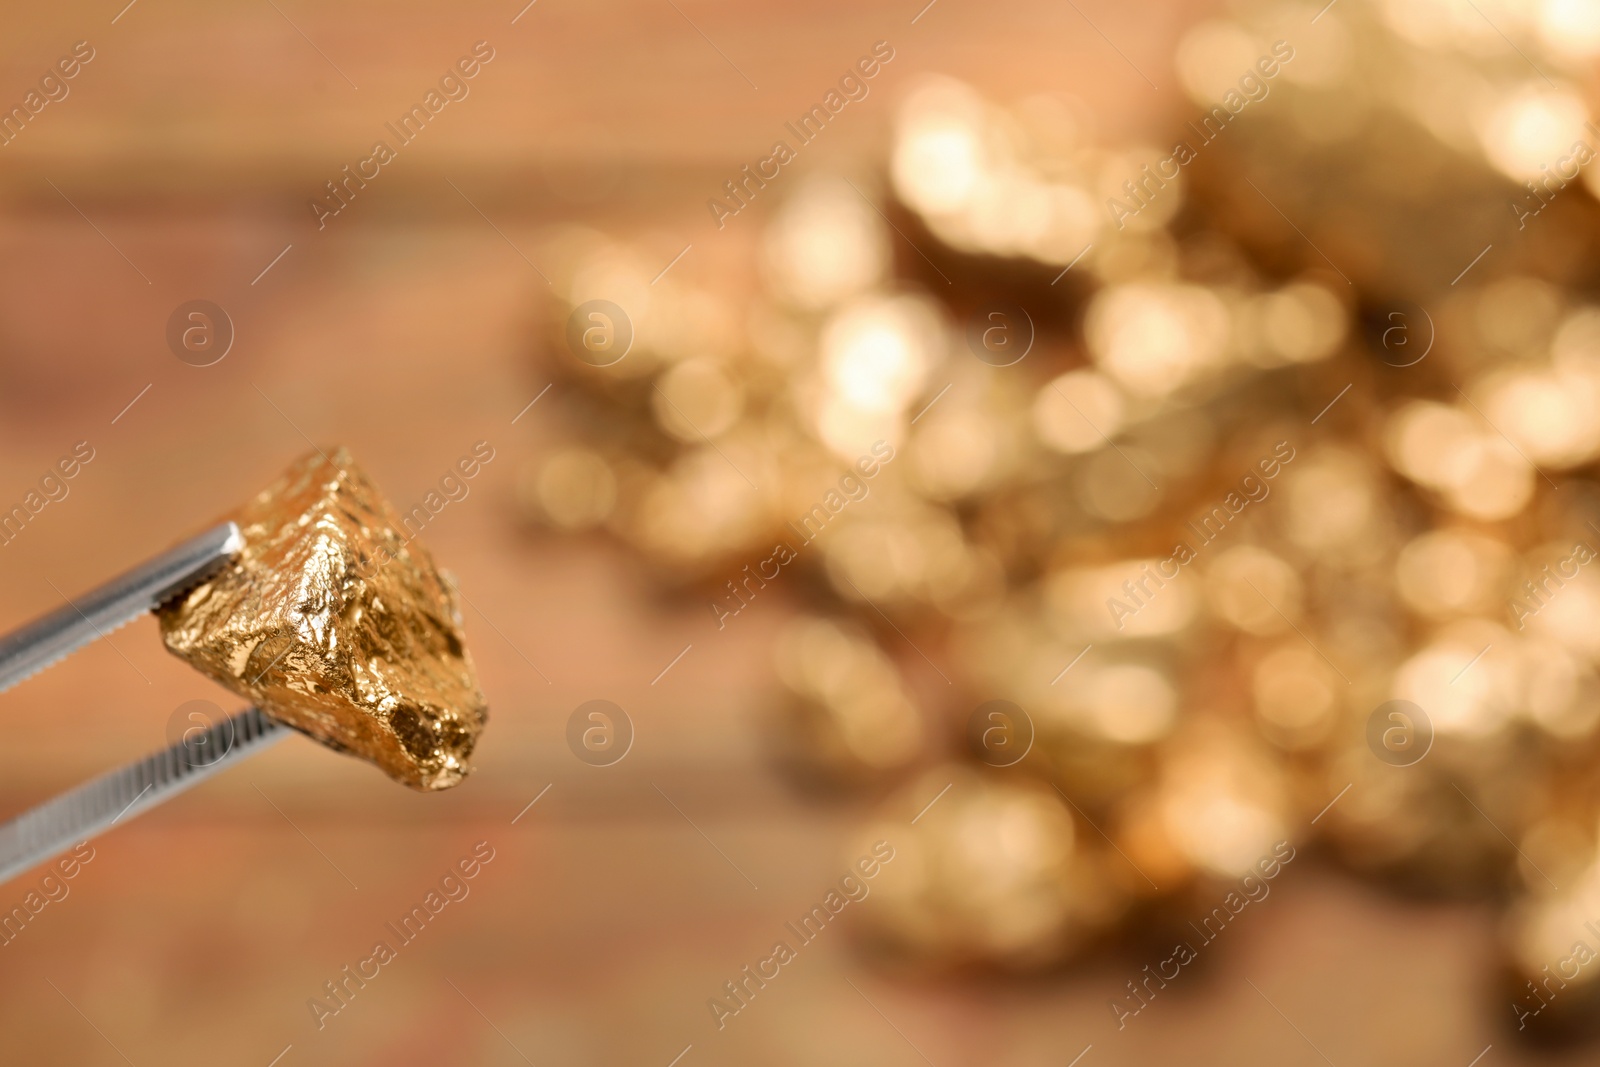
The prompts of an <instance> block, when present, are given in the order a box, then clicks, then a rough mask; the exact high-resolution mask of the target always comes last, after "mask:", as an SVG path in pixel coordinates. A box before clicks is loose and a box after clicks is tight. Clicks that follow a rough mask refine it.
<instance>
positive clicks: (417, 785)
mask: <svg viewBox="0 0 1600 1067" xmlns="http://www.w3.org/2000/svg"><path fill="white" fill-rule="evenodd" d="M231 517H232V518H233V520H234V521H235V522H237V523H238V524H239V528H240V530H241V531H242V532H243V534H244V541H245V544H244V548H243V550H242V551H241V552H240V553H239V555H238V557H237V558H236V559H235V560H234V561H233V563H232V565H231V566H230V567H228V568H227V569H226V570H225V571H223V572H222V573H221V574H220V575H218V576H217V577H215V578H213V579H211V580H210V581H208V582H206V583H205V584H203V585H201V586H199V587H198V588H196V589H195V590H194V591H193V592H191V593H190V594H189V595H188V596H186V597H184V598H183V599H182V600H181V601H179V602H177V603H175V604H172V605H169V606H168V607H166V608H164V609H162V610H161V612H160V613H159V615H160V619H161V633H162V637H163V638H164V640H165V641H166V645H167V648H168V649H170V650H171V651H172V652H174V653H176V654H177V655H179V656H181V657H183V658H184V659H186V660H188V661H189V662H190V663H192V664H193V665H194V666H195V667H197V668H199V669H200V670H201V671H202V672H203V673H205V674H207V675H209V676H210V677H212V678H214V679H216V680H217V681H218V682H221V683H222V684H223V685H225V686H227V687H228V688H230V689H232V690H233V691H235V692H237V693H239V694H241V695H242V696H246V697H249V698H250V699H252V700H255V701H257V702H258V703H259V704H260V706H261V708H262V710H263V711H265V712H266V713H267V714H269V715H271V716H272V717H273V718H275V719H277V720H279V721H280V722H283V723H285V724H287V725H289V726H293V727H294V728H295V729H297V730H299V731H301V732H302V733H305V734H307V735H309V736H311V737H314V738H316V739H317V740H318V741H321V742H322V743H323V744H325V745H328V746H329V747H331V748H335V749H338V750H339V751H342V752H348V753H351V754H352V755H356V756H360V757H361V758H362V759H365V760H369V761H370V762H372V763H374V764H376V765H377V766H378V767H379V768H381V769H382V770H383V772H384V773H385V774H387V775H389V777H391V778H393V779H395V781H398V782H403V783H404V784H406V785H408V786H411V787H412V788H413V789H420V790H432V789H448V788H449V787H450V786H453V785H456V784H457V783H459V782H460V781H461V779H462V778H463V777H465V776H466V774H467V773H468V771H469V770H470V767H469V766H468V764H467V759H468V757H469V756H471V754H472V748H473V745H474V744H475V743H476V742H477V739H478V733H479V731H481V730H482V729H483V724H484V721H485V720H486V719H487V717H488V709H487V707H486V706H485V703H484V699H483V694H482V692H480V691H479V689H478V681H477V674H476V672H475V671H474V670H473V666H472V660H471V658H470V657H469V656H468V655H467V651H466V649H465V647H464V646H463V642H462V632H461V623H460V619H459V608H458V606H457V604H456V598H455V593H454V591H453V589H452V588H451V586H450V585H449V584H447V583H446V582H445V580H444V579H443V578H442V577H441V576H440V574H439V572H438V570H437V569H435V567H434V565H433V560H432V558H431V557H430V556H429V555H428V552H427V550H426V549H424V548H422V547H421V546H420V545H418V546H410V545H408V544H407V543H406V540H407V539H406V537H405V535H404V533H403V532H402V527H401V520H400V518H399V516H398V515H397V514H396V513H395V511H394V509H393V508H392V507H391V506H390V505H389V503H388V501H386V500H384V498H383V497H382V496H380V495H379V493H378V491H377V489H376V488H375V487H374V486H373V484H372V483H371V482H370V481H369V480H368V479H367V477H366V475H364V474H363V473H362V472H361V471H360V469H359V468H357V467H356V466H355V464H354V463H353V462H352V460H351V458H350V455H349V453H348V452H347V451H345V450H344V449H342V448H340V449H336V450H335V451H334V452H333V454H332V456H331V457H330V456H327V455H324V454H323V453H321V452H320V451H319V452H314V453H311V454H308V455H306V456H303V457H301V458H300V459H299V460H297V461H296V462H295V463H294V465H293V466H291V467H290V468H289V470H288V471H287V472H286V473H285V474H284V475H283V477H282V478H280V479H279V480H278V481H277V482H276V483H274V484H273V485H272V487H271V488H269V489H267V490H265V491H264V492H262V493H261V494H260V495H258V496H257V497H256V498H255V499H254V500H252V501H251V502H250V503H249V504H247V505H245V506H244V507H243V508H242V509H241V510H240V511H239V512H238V513H237V514H236V515H234V516H231Z"/></svg>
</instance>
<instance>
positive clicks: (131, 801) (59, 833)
mask: <svg viewBox="0 0 1600 1067" xmlns="http://www.w3.org/2000/svg"><path fill="white" fill-rule="evenodd" d="M289 732H290V730H289V728H288V727H286V726H282V725H280V724H278V723H276V722H273V721H272V720H271V719H269V718H267V717H266V716H265V715H263V714H262V713H261V711H260V709H258V708H250V709H248V710H246V711H242V712H240V713H239V714H237V715H234V716H232V717H230V718H227V719H222V720H220V721H218V722H216V723H213V724H212V725H211V726H209V727H208V728H206V729H205V730H204V731H201V732H199V733H196V734H194V735H193V736H192V737H189V738H187V739H186V740H184V741H181V742H179V743H178V744H176V745H173V746H172V747H171V748H167V749H163V750H162V751H160V752H157V753H155V754H153V755H151V756H148V757H146V758H145V759H142V760H140V761H139V762H138V763H131V764H129V765H128V766H126V767H123V768H122V769H120V770H116V771H112V772H111V773H109V774H104V775H101V776H100V777H99V778H95V779H93V780H91V781H88V782H85V783H84V784H83V785H81V786H78V787H77V788H76V789H73V790H71V791H69V792H66V793H63V794H61V795H60V796H58V797H56V798H54V799H53V800H48V801H46V802H45V803H43V804H40V805H39V806H38V807H36V808H34V809H32V810H31V811H26V812H23V813H22V814H21V815H19V816H17V817H16V818H15V819H12V820H11V821H10V822H7V823H4V824H0V883H3V882H5V881H6V880H7V879H9V878H12V877H15V876H16V875H17V874H19V873H21V872H22V871H25V870H27V869H28V868H29V867H32V866H33V865H34V864H36V863H40V862H42V861H44V860H47V859H49V858H50V857H52V856H55V855H57V854H59V853H61V852H64V851H66V850H67V849H68V848H70V847H72V846H73V845H75V844H77V843H79V842H81V841H86V840H88V839H89V838H91V837H93V836H95V835H96V834H98V833H100V832H101V831H102V830H105V829H106V828H108V827H109V826H111V824H112V823H115V822H118V821H120V820H122V819H124V818H128V817H131V816H133V815H136V814H138V813H139V812H141V811H143V810H145V809H146V808H150V807H154V806H155V805H157V804H159V803H161V802H162V801H164V800H168V799H170V798H171V797H173V796H174V795H175V794H177V793H181V792H182V791H183V790H185V789H187V788H189V787H190V786H191V785H194V784H195V783H196V782H199V781H202V780H203V779H205V778H209V777H210V776H211V775H212V774H214V773H216V772H217V771H219V770H222V769H223V768H225V767H230V766H232V765H233V764H235V763H238V762H239V761H240V760H242V759H245V758H247V757H249V756H252V755H254V754H255V753H257V752H259V751H261V750H262V749H263V748H266V747H267V746H268V745H271V744H273V743H274V742H276V741H278V740H280V739H281V738H283V736H284V735H286V734H288V733H289Z"/></svg>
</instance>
